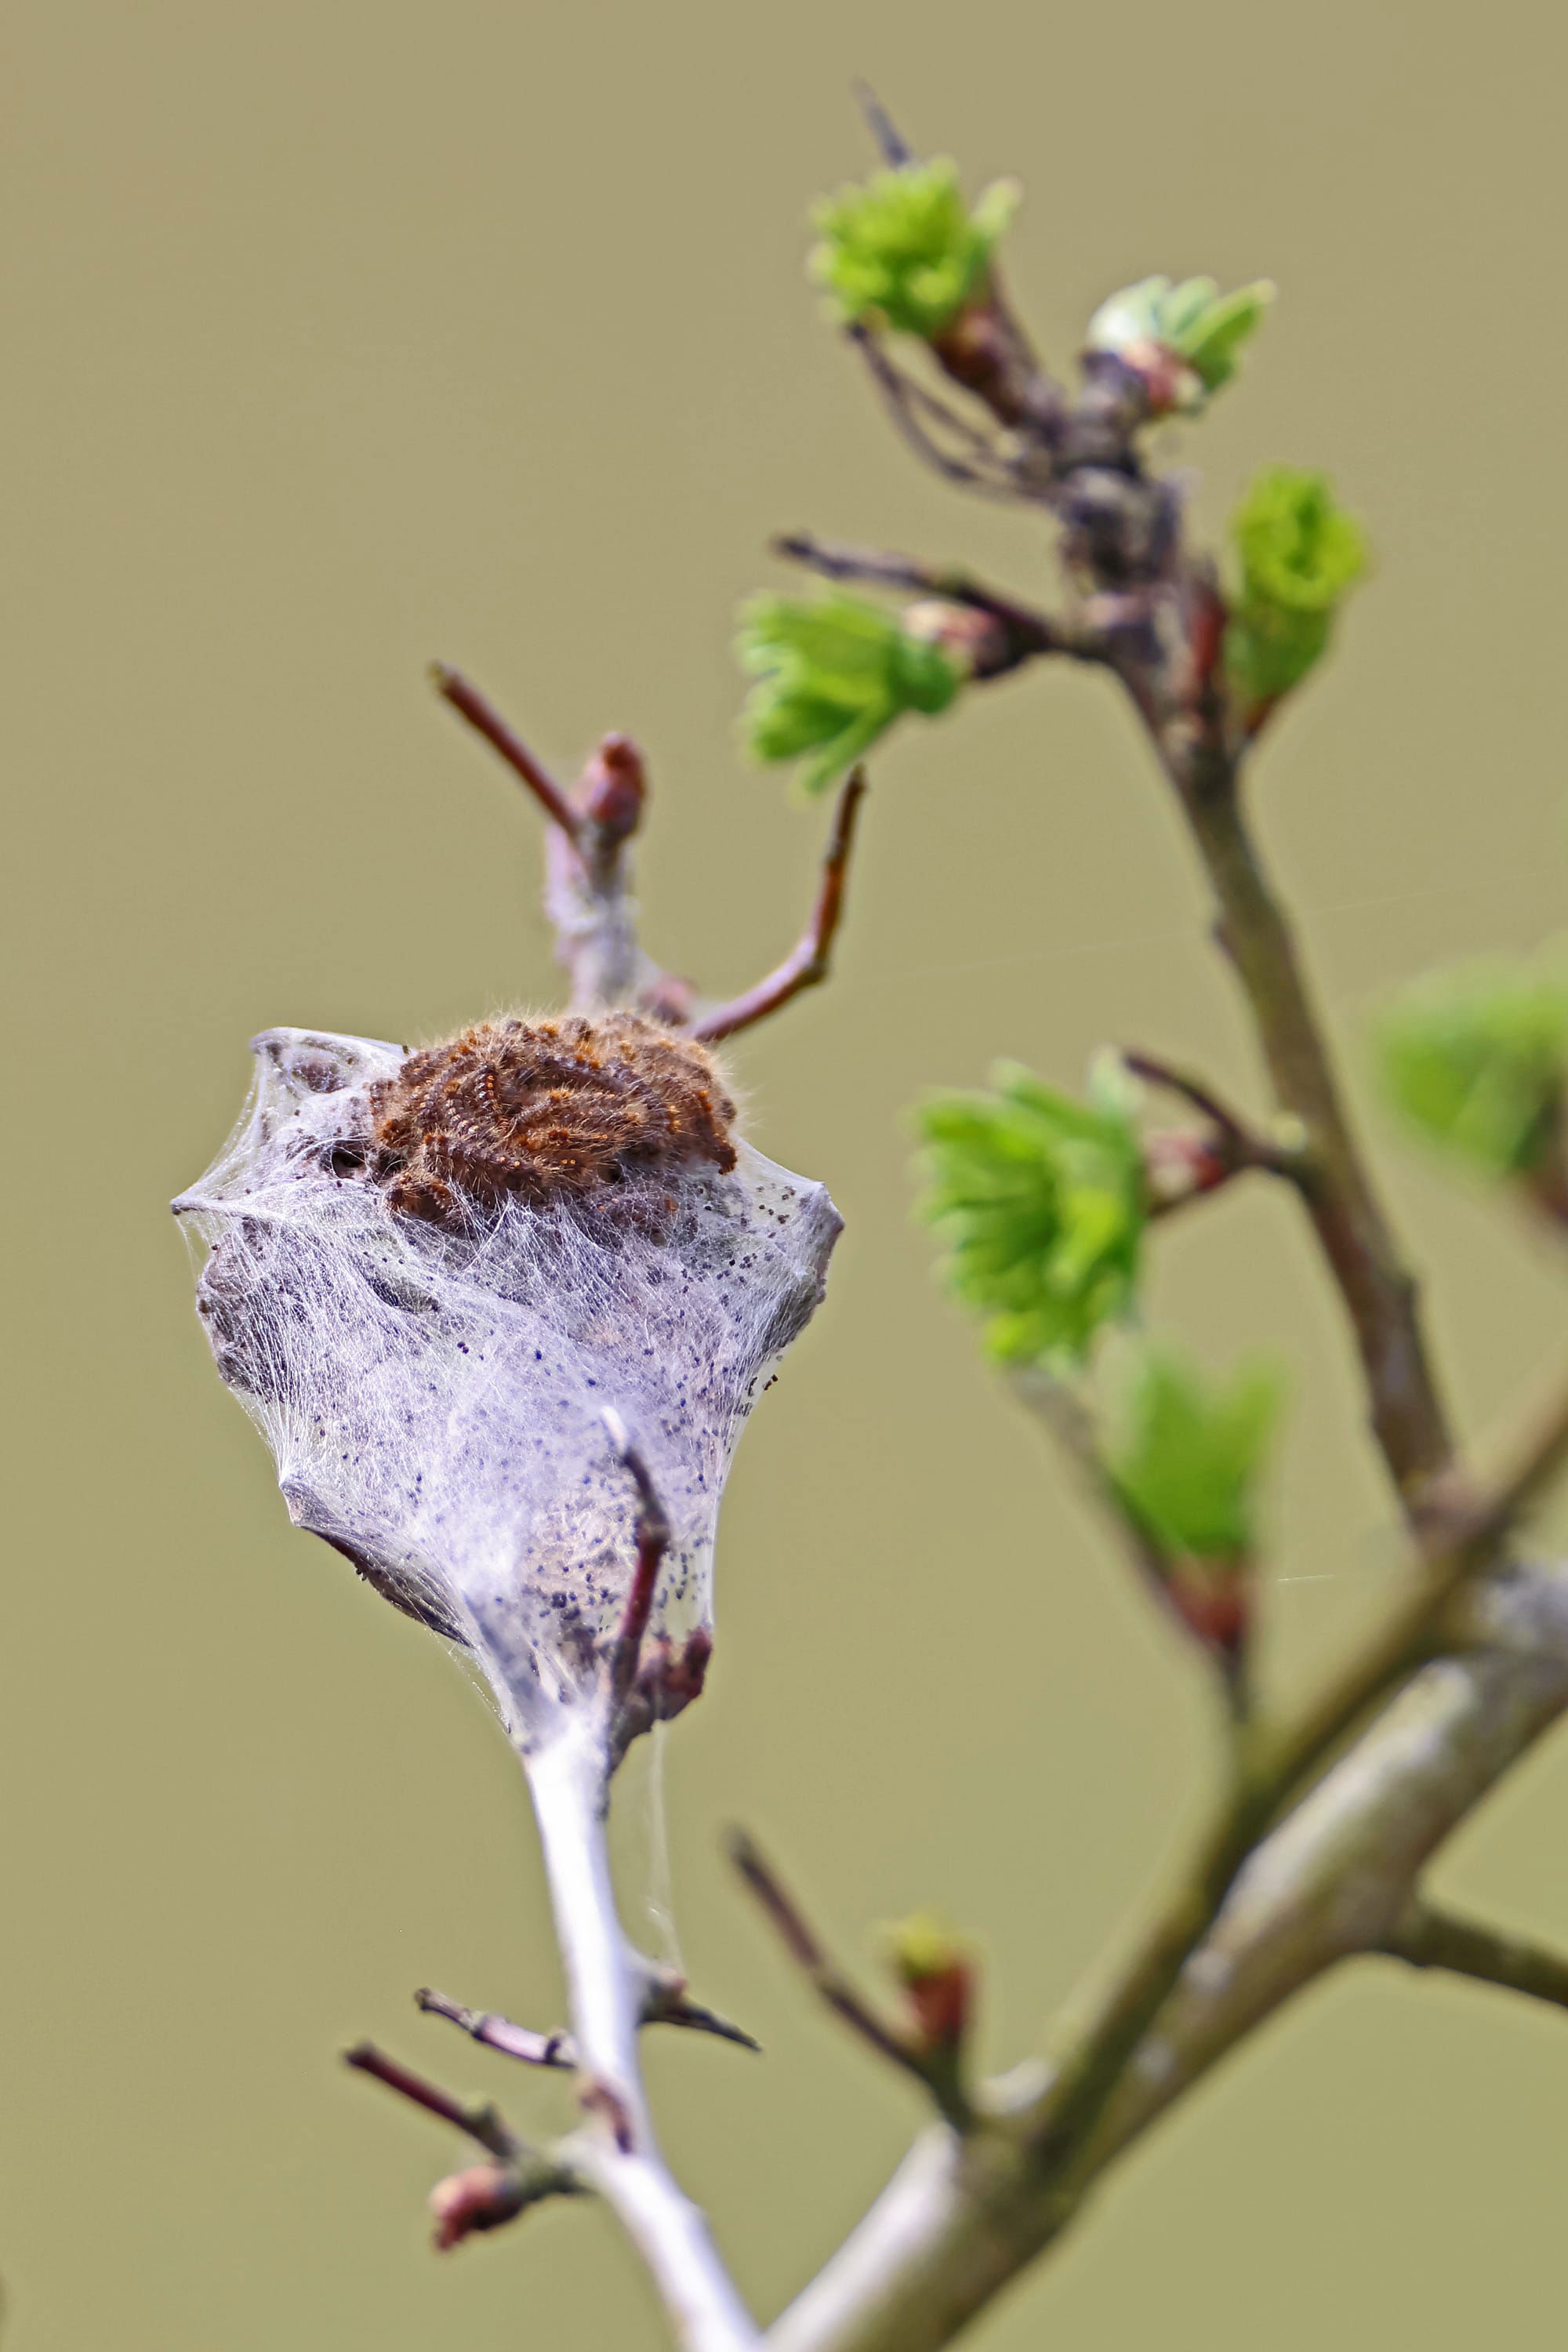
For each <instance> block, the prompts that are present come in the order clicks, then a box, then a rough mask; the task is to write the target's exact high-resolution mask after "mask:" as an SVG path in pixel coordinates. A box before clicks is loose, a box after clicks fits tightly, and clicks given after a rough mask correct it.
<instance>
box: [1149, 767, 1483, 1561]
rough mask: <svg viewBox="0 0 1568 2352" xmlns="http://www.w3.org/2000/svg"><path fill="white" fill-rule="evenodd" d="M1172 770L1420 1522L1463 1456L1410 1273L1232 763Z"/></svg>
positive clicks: (1392, 1471)
mask: <svg viewBox="0 0 1568 2352" xmlns="http://www.w3.org/2000/svg"><path fill="white" fill-rule="evenodd" d="M1161 749H1162V755H1163V759H1164V763H1165V766H1166V769H1167V772H1168V773H1169V774H1170V775H1171V777H1172V780H1173V782H1174V783H1175V785H1176V787H1177V792H1178V795H1179V798H1180V801H1181V805H1182V808H1183V811H1184V814H1185V816H1186V819H1187V823H1188V825H1189V827H1190V830H1191V833H1192V836H1193V840H1194V845H1196V848H1197V851H1198V856H1199V857H1200V859H1201V861H1202V863H1203V866H1204V870H1205V874H1206V875H1207V877H1208V880H1209V885H1210V887H1211V888H1212V890H1213V893H1214V897H1215V904H1216V907H1217V909H1218V919H1217V923H1216V927H1215V928H1216V936H1217V938H1218V940H1219V944H1220V946H1221V948H1222V949H1223V950H1224V951H1225V954H1226V957H1227V959H1228V960H1229V961H1230V963H1231V966H1232V968H1233V969H1234V971H1235V972H1236V975H1237V979H1238V981H1239V982H1240V984H1241V988H1242V991H1243V993H1244V994H1245V996H1246V998H1247V1006H1248V1009H1249V1011H1250V1013H1251V1014H1252V1019H1253V1024H1254V1026H1255V1028H1256V1030H1257V1034H1258V1045H1259V1046H1260V1048H1261V1051H1262V1055H1263V1059H1264V1062H1265V1065H1266V1066H1267V1068H1268V1075H1269V1078H1270V1080H1271V1082H1272V1085H1273V1088H1274V1095H1275V1099H1276V1101H1277V1103H1278V1105H1279V1108H1280V1110H1281V1111H1284V1112H1286V1113H1288V1114H1289V1116H1290V1117H1292V1118H1295V1119H1297V1120H1299V1121H1300V1129H1301V1137H1302V1145H1303V1151H1302V1159H1301V1163H1300V1176H1299V1180H1298V1181H1299V1182H1300V1190H1301V1193H1302V1197H1303V1200H1304V1201H1305V1202H1306V1206H1307V1212H1308V1214H1309V1216H1310V1220H1311V1223H1312V1228H1313V1231H1314V1233H1315V1234H1316V1235H1317V1238H1318V1243H1319V1246H1320V1247H1321V1251H1322V1253H1323V1255H1324V1257H1325V1259H1326V1260H1327V1262H1328V1265H1329V1268H1330V1271H1331V1274H1332V1276H1333V1280H1334V1284H1335V1287H1336V1288H1337V1290H1338V1292H1339V1294H1340V1297H1341V1298H1342V1301H1343V1303H1344V1307H1345V1311H1346V1313H1347V1315H1348V1316H1349V1318H1350V1322H1351V1327H1352V1332H1353V1334H1354V1338H1355V1343H1356V1348H1357V1350H1358V1352H1359V1354H1360V1357H1361V1361H1362V1367H1363V1373H1364V1377H1365V1381H1366V1389H1367V1400H1368V1412H1369V1417H1370V1421H1371V1425H1372V1430H1373V1436H1374V1438H1375V1440H1376V1443H1377V1445H1378V1447H1379V1450H1380V1451H1381V1453H1382V1454H1383V1457H1384V1462H1385V1464H1386V1465H1387V1467H1388V1471H1389V1475H1390V1476H1391V1477H1392V1479H1393V1481H1394V1486H1395V1488H1396V1489H1397V1491H1398V1493H1399V1494H1400V1496H1401V1497H1402V1499H1403V1501H1404V1503H1405V1508H1406V1510H1407V1512H1408V1513H1409V1514H1410V1516H1411V1517H1413V1518H1415V1519H1419V1518H1420V1517H1421V1516H1422V1515H1423V1513H1424V1512H1425V1511H1426V1510H1427V1509H1428V1508H1429V1507H1431V1505H1432V1502H1433V1499H1434V1497H1435V1496H1436V1495H1437V1494H1438V1493H1439V1492H1440V1490H1441V1488H1442V1486H1443V1485H1444V1483H1445V1482H1447V1480H1448V1479H1449V1478H1450V1477H1451V1475H1452V1473H1453V1471H1454V1467H1455V1447H1454V1440H1453V1435H1452V1433H1451V1431H1450V1428H1449V1424H1448V1417H1447V1410H1446V1408H1445V1406H1444V1403H1443V1400H1442V1397H1441V1395H1440V1393H1439V1391H1438V1386H1437V1379H1436V1372H1435V1370H1434V1369H1433V1366H1432V1363H1431V1360H1430V1358H1429V1356H1428V1352H1427V1348H1426V1337H1425V1334H1424V1332H1423V1329H1422V1325H1421V1317H1420V1307H1419V1300H1418V1297H1417V1290H1416V1284H1415V1276H1414V1275H1413V1274H1412V1273H1411V1271H1410V1269H1409V1267H1408V1266H1407V1265H1405V1261H1404V1258H1403V1256H1402V1255H1401V1253H1400V1250H1399V1247H1398V1244H1397V1243H1396V1242H1395V1239H1394V1233H1393V1230H1392V1228H1391V1226H1390V1224H1389V1222H1388V1219H1387V1217H1386V1215H1385V1213H1384V1208H1383V1204H1382V1202H1381V1201H1380V1200H1379V1198H1378V1195H1377V1192H1376V1191H1375V1189H1374V1187H1373V1181H1372V1178H1371V1176H1370V1174H1369V1173H1368V1171H1367V1169H1366V1166H1365V1164H1364V1161H1363V1157H1362V1153H1361V1150H1360V1146H1359V1144H1358V1143H1357V1140H1356V1139H1355V1136H1354V1133H1353V1131H1352V1127H1351V1123H1350V1119H1349V1117H1348V1115H1347V1113H1346V1111H1345V1108H1344V1104H1343V1101H1342V1097H1341V1093H1340V1087H1339V1082H1338V1080H1337V1078H1336V1076H1335V1075H1334V1071H1333V1067H1332V1065H1331V1061H1330V1058H1329V1054H1328V1050H1327V1047H1326V1045H1324V1042H1323V1032H1322V1027H1321V1021H1320V1018H1319V1014H1318V1011H1317V1007H1316V1005H1315V1003H1314V1002H1313V999H1312V993H1311V990H1310V983H1309V982H1308V979H1307V976H1306V972H1305V970H1304V967H1303V965H1302V961H1301V958H1300V952H1299V950H1298V949H1297V946H1296V941H1295V939H1294V936H1293V933H1292V930H1291V927H1290V924H1289V919H1288V918H1287V917H1286V914H1285V911H1284V909H1283V908H1282V907H1281V905H1280V903H1279V899H1278V898H1277V897H1276V895H1275V892H1274V889H1273V887H1272V886H1271V884H1270V882H1269V880H1268V875H1267V873H1266V871H1265V868H1264V866H1263V862H1262V859H1261V857H1260V856H1259V855H1258V849H1257V846H1256V844H1255V843H1254V841H1253V839H1252V835H1251V832H1250V829H1249V827H1248V825H1247V818H1246V814H1245V811H1244V809H1243V806H1242V800H1241V792H1240V785H1239V779H1238V776H1237V772H1236V770H1235V768H1234V766H1233V765H1231V764H1229V763H1227V762H1226V761H1223V760H1220V761H1213V760H1206V761H1205V760H1203V759H1196V760H1194V759H1185V758H1183V757H1181V756H1179V755H1173V752H1172V751H1171V748H1170V744H1169V741H1168V740H1162V742H1161Z"/></svg>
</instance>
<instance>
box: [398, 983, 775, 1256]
mask: <svg viewBox="0 0 1568 2352" xmlns="http://www.w3.org/2000/svg"><path fill="white" fill-rule="evenodd" d="M369 1105H370V1114H371V1122H372V1132H373V1136H374V1143H373V1146H372V1148H371V1152H370V1157H369V1163H368V1167H369V1173H370V1174H371V1175H372V1176H373V1177H374V1179H375V1180H376V1181H378V1182H380V1183H381V1184H382V1185H383V1186H384V1191H385V1193H386V1198H387V1202H388V1204H389V1206H390V1207H392V1208H394V1209H395V1210H397V1211H399V1212H401V1213H403V1214H405V1215H406V1216H414V1217H423V1218H426V1219H427V1220H429V1221H430V1222H431V1223H437V1224H444V1223H458V1222H460V1221H461V1219H462V1218H463V1216H464V1214H465V1213H466V1212H467V1211H468V1210H469V1209H471V1208H472V1207H474V1206H475V1205H478V1206H480V1207H496V1206H499V1205H500V1202H502V1201H503V1200H505V1199H507V1198H508V1197H509V1196H510V1197H515V1198H517V1199H519V1200H521V1201H524V1202H530V1203H532V1204H536V1205H537V1204H542V1202H546V1201H548V1200H550V1199H552V1198H553V1197H556V1196H559V1195H563V1194H579V1195H580V1194H583V1193H586V1192H592V1191H593V1190H594V1189H595V1187H597V1186H599V1185H601V1184H611V1183H616V1182H618V1181H620V1180H621V1178H622V1177H624V1176H626V1175H629V1174H630V1173H632V1172H633V1171H637V1170H645V1169H647V1170H651V1169H654V1168H657V1167H659V1166H665V1165H668V1166H674V1165H677V1164H679V1163H681V1162H690V1161H695V1160H703V1161H707V1162H709V1163H710V1165H711V1166H713V1167H715V1168H717V1169H718V1170H719V1171H721V1173H723V1174H727V1173H728V1172H729V1171H730V1170H731V1169H732V1168H733V1167H734V1165H735V1147H734V1145H733V1143H732V1142H731V1139H730V1127H731V1121H732V1119H733V1118H734V1116H735V1106H734V1104H733V1103H732V1102H731V1100H730V1098H729V1097H728V1096H727V1095H726V1094H725V1093H724V1091H723V1088H722V1087H721V1084H720V1081H719V1076H718V1073H717V1071H716V1069H715V1067H714V1064H713V1061H712V1058H711V1056H710V1055H709V1054H707V1053H706V1052H705V1051H704V1050H703V1048H702V1047H701V1046H700V1045H693V1044H691V1043H690V1042H689V1041H688V1040H687V1039H685V1038H680V1037H674V1036H672V1035H671V1034H669V1032H668V1030H665V1029H661V1028H660V1027H659V1026H658V1024H657V1023H655V1022H652V1021H646V1020H643V1019H641V1018H639V1017H638V1016H637V1014H635V1013H605V1014H601V1015H600V1016H599V1017H598V1018H597V1019H596V1020H585V1019H583V1018H581V1017H580V1016H577V1015H575V1014H573V1015H567V1016H564V1017H563V1018H561V1019H559V1020H550V1021H517V1020H506V1021H481V1022H478V1023H476V1024H474V1025H473V1026H472V1027H470V1028H468V1029H464V1030H462V1031H460V1032H459V1034H458V1035H457V1036H456V1037H452V1038H449V1039H448V1040H447V1042H446V1043H445V1044H444V1045H435V1046H432V1047H430V1048H429V1049H428V1050H427V1051H426V1052H424V1053H417V1054H411V1055H409V1056H408V1058H407V1060H406V1061H405V1063H404V1064H403V1066H402V1067H401V1068H400V1069H399V1070H398V1072H397V1074H396V1076H394V1077H387V1078H383V1079H381V1080H379V1081H378V1082H377V1083H376V1084H375V1085H374V1086H373V1087H371V1089H370V1095H369Z"/></svg>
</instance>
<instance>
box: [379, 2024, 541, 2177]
mask: <svg viewBox="0 0 1568 2352" xmlns="http://www.w3.org/2000/svg"><path fill="white" fill-rule="evenodd" d="M343 2063H344V2065H345V2066H353V2068H354V2069H355V2070H356V2071H357V2072H358V2073H359V2074H369V2075H371V2076H372V2077H373V2079H374V2081H376V2082H378V2083H384V2084H385V2085H386V2087H387V2089H388V2090H389V2091H395V2092H396V2093H397V2095H398V2096H399V2098H403V2099H407V2100H409V2101H410V2102H411V2103H412V2104H413V2105H415V2106H416V2107H423V2108H424V2110H425V2112H426V2115H427V2116H438V2117H439V2119H440V2121H441V2122H442V2123H444V2124H450V2125H451V2126H452V2127H453V2129H454V2130H455V2131H460V2132H466V2133H467V2134H468V2137H469V2138H470V2139H473V2140H478V2142H479V2146H480V2147H482V2148H486V2149H488V2150H489V2154H490V2155H491V2156H493V2157H495V2158H498V2160H499V2161H500V2162H501V2163H502V2164H511V2163H515V2162H516V2160H517V2158H519V2157H520V2156H521V2155H522V2154H523V2153H524V2150H523V2147H522V2143H521V2141H520V2140H518V2139H516V2138H514V2137H513V2136H512V2134H511V2133H510V2131H508V2129H507V2127H506V2126H505V2124H503V2123H502V2121H501V2119H500V2116H499V2115H497V2113H496V2111H495V2109H494V2107H492V2106H489V2105H482V2106H467V2105H464V2103H463V2102H462V2101H461V2100H460V2099H455V2098H454V2097H453V2096H452V2095H451V2093H450V2092H449V2091H443V2090H442V2089H441V2088H440V2087H439V2086H438V2084H435V2083H428V2082H426V2079H425V2077H424V2076H423V2075H422V2074H412V2073H410V2071H409V2069H408V2068H407V2067H406V2066H400V2065H399V2064H398V2063H397V2061H396V2059H395V2058H388V2057H387V2056H386V2054H385V2053H384V2051H381V2050H378V2049H377V2048H376V2047H375V2044H374V2042H356V2043H355V2045H354V2047H353V2049H352V2050H345V2051H344V2053H343Z"/></svg>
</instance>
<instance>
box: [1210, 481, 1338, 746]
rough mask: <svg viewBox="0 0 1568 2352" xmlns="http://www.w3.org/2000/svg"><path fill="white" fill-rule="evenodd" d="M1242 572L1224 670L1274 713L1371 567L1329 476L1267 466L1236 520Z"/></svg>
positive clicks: (1252, 702) (1252, 700)
mask: <svg viewBox="0 0 1568 2352" xmlns="http://www.w3.org/2000/svg"><path fill="white" fill-rule="evenodd" d="M1231 536H1232V539H1233V540H1234V541H1235V544H1236V551H1237V559H1238V562H1239V567H1240V581H1239V584H1238V586H1237V590H1236V592H1235V593H1233V595H1232V597H1231V600H1230V622H1229V625H1228V627H1227V629H1226V644H1225V656H1226V668H1227V670H1228V672H1229V674H1230V678H1231V682H1232V684H1233V685H1234V686H1235V688H1237V692H1238V693H1239V695H1240V696H1241V698H1242V700H1243V702H1244V704H1246V705H1247V707H1249V708H1250V709H1254V710H1257V709H1262V708H1265V707H1267V705H1268V704H1269V703H1271V702H1273V701H1275V700H1276V699H1277V698H1279V696H1280V695H1282V694H1285V693H1288V692H1289V689H1290V688H1291V687H1293V686H1295V685H1297V684H1298V683H1299V682H1300V679H1301V678H1303V677H1305V676H1306V674H1307V672H1308V671H1309V670H1310V668H1311V667H1312V665H1313V663H1314V662H1315V661H1317V659H1318V658H1319V656H1321V653H1322V651H1323V649H1324V647H1325V646H1327V644H1328V641H1329V633H1330V630H1331V626H1332V624H1333V618H1334V614H1335V612H1336V610H1337V609H1338V606H1339V604H1340V603H1341V600H1342V598H1343V597H1344V595H1345V594H1346V593H1347V591H1348V590H1349V589H1350V588H1351V587H1352V585H1353V584H1354V583H1355V582H1356V581H1357V580H1359V579H1360V577H1361V575H1362V573H1363V572H1364V570H1365V569H1366V542H1365V540H1364V538H1363V534H1362V530H1361V526H1360V524H1359V523H1358V522H1356V520H1354V518H1353V517H1352V516H1351V515H1348V514H1346V513H1345V511H1344V509H1343V508H1342V507H1337V506H1336V505H1335V504H1334V500H1333V494H1332V492H1331V489H1330V488H1329V483H1328V479H1327V477H1326V476H1325V475H1322V474H1313V473H1303V472H1300V471H1299V470H1298V469H1297V468H1296V467H1291V466H1268V467H1265V468H1264V470H1263V471H1262V473H1260V474H1259V475H1258V478H1257V479H1256V480H1255V481H1254V483H1253V485H1252V488H1250V489H1249V490H1248V492H1247V496H1246V498H1245V499H1243V501H1242V503H1241V505H1240V507H1239V508H1238V509H1237V512H1236V514H1235V515H1234V517H1233V518H1232V520H1231Z"/></svg>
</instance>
